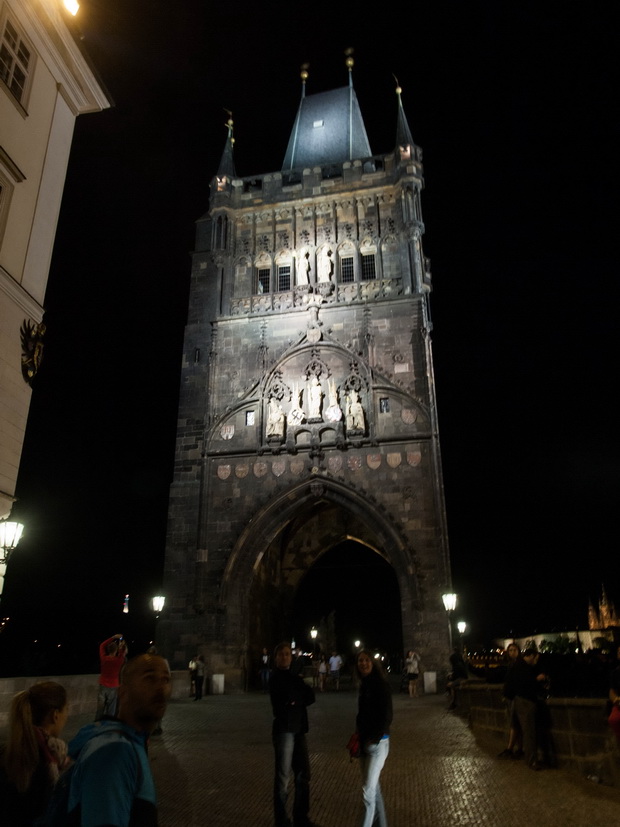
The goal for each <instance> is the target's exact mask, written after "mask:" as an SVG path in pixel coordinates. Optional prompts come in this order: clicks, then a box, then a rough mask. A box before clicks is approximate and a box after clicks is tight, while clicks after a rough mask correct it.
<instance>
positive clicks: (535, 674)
mask: <svg viewBox="0 0 620 827" xmlns="http://www.w3.org/2000/svg"><path fill="white" fill-rule="evenodd" d="M538 658H539V655H538V652H537V651H536V649H525V650H524V652H523V654H522V655H521V657H519V658H517V660H516V661H515V663H514V665H513V666H512V667H511V668H510V669H509V670H508V674H507V675H506V683H505V684H504V697H506V698H509V699H510V700H514V712H515V715H516V716H517V719H518V721H519V725H520V727H521V732H522V733H523V750H524V752H525V760H526V762H527V765H528V767H530V769H533V770H540V769H542V767H541V765H540V764H539V763H538V733H537V717H538V716H537V707H538V704H539V698H540V693H541V690H542V688H543V685H544V683H545V682H546V681H548V677H547V675H545V674H544V673H543V672H541V671H540V670H539V669H538V666H537V664H538Z"/></svg>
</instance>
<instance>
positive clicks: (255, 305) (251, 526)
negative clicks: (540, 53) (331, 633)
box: [160, 62, 450, 688]
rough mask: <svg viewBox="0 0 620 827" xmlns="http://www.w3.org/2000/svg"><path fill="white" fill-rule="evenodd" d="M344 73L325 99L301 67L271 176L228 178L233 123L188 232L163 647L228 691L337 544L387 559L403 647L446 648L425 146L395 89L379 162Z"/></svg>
mask: <svg viewBox="0 0 620 827" xmlns="http://www.w3.org/2000/svg"><path fill="white" fill-rule="evenodd" d="M351 65H352V63H351V62H350V65H349V83H348V85H347V86H345V87H343V88H340V89H335V90H332V91H328V92H323V93H320V94H314V95H306V94H305V77H304V76H303V75H302V78H303V86H302V90H303V91H302V97H301V102H300V105H299V109H298V112H297V116H296V118H295V121H294V124H293V128H292V131H291V136H290V140H289V143H288V148H287V151H286V155H285V158H284V163H283V165H282V169H281V170H280V171H278V172H271V173H267V174H263V175H254V176H251V177H240V176H238V175H237V172H236V170H235V165H234V161H233V143H234V141H233V135H232V122H229V134H228V139H227V142H226V145H225V149H224V152H223V155H222V159H221V163H220V167H219V169H218V172H217V175H216V176H215V177H214V178H213V180H212V182H211V192H210V203H209V210H208V212H207V213H206V215H204V216H203V217H202V218H201V219H200V220H199V221H198V223H197V234H196V249H195V251H194V253H193V264H192V276H191V294H190V302H189V313H188V321H187V327H186V332H185V346H184V356H183V365H182V378H181V400H180V408H179V421H178V435H177V437H178V438H177V453H176V467H175V476H174V481H173V483H172V486H171V494H170V506H169V527H168V538H167V552H166V564H165V581H164V589H165V593H166V595H167V603H166V612H165V616H162V619H161V621H160V643H161V646H162V649H163V651H165V652H166V654H167V656H169V657H170V658H171V660H172V661H173V663H174V664H175V665H178V666H182V667H184V666H185V665H186V663H187V661H188V660H189V657H190V656H191V655H193V654H195V652H196V651H203V652H204V654H205V656H206V659H207V661H208V665H209V669H210V670H211V671H215V672H223V673H225V675H226V680H227V685H228V686H229V687H230V688H235V687H237V688H243V687H244V686H245V685H247V676H248V674H249V671H250V664H251V663H252V661H253V660H254V658H255V657H256V656H257V654H258V652H260V649H261V647H262V646H263V645H271V644H273V643H275V642H277V641H278V640H279V639H281V638H282V637H284V636H288V635H290V631H291V621H292V617H293V616H294V612H295V597H296V593H297V590H298V588H299V585H300V583H301V582H302V580H303V578H304V576H305V575H306V574H307V572H308V571H309V570H310V569H311V568H312V567H313V566H314V565H315V563H316V562H317V561H318V560H320V558H321V557H322V555H323V554H324V553H325V552H327V551H329V550H330V549H333V548H335V547H336V546H338V544H339V543H342V542H343V541H344V540H347V541H352V542H356V543H359V544H360V546H364V547H365V548H366V549H371V550H372V551H374V552H375V553H376V554H378V555H381V557H382V558H383V559H384V560H385V561H386V562H387V563H388V564H389V566H391V567H392V569H393V571H394V574H395V577H396V580H397V583H398V590H399V593H400V609H401V619H402V640H403V642H404V645H405V646H412V645H415V647H416V649H417V650H418V651H419V652H420V654H421V656H422V659H423V660H424V662H425V666H426V669H427V670H430V669H437V670H438V671H442V670H443V669H445V665H446V663H447V658H448V647H449V632H448V624H447V619H446V614H445V611H444V608H443V605H442V600H441V595H442V593H443V592H445V591H449V590H450V566H449V553H448V540H447V532H446V519H445V509H444V497H443V485H442V474H441V462H440V452H439V438H438V429H437V417H436V410H435V391H434V384H433V364H432V353H431V342H430V334H431V327H432V326H431V322H430V313H429V294H430V290H431V275H430V269H429V262H428V259H426V258H425V257H424V254H423V251H422V234H423V231H424V225H423V221H422V212H421V201H420V194H421V190H422V186H423V178H422V153H421V150H420V149H419V148H418V147H417V146H416V145H415V144H414V143H413V140H412V137H411V132H410V129H409V125H408V123H407V118H406V117H405V112H404V109H403V106H402V101H401V90H400V89H397V106H396V116H397V117H396V132H395V139H394V147H393V148H392V149H391V150H390V151H388V152H387V153H386V154H380V155H373V154H372V152H371V149H370V145H369V142H368V138H367V134H366V129H365V126H364V121H363V119H362V114H361V111H360V108H359V105H358V102H357V98H356V95H355V91H354V88H353V83H352V80H351ZM377 114H380V113H377ZM378 597H379V599H380V595H378Z"/></svg>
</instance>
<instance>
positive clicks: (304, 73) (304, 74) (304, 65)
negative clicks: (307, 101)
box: [300, 63, 310, 98]
mask: <svg viewBox="0 0 620 827" xmlns="http://www.w3.org/2000/svg"><path fill="white" fill-rule="evenodd" d="M309 68H310V64H309V63H302V64H301V73H300V77H301V96H302V98H305V97H306V81H307V80H308V69H309Z"/></svg>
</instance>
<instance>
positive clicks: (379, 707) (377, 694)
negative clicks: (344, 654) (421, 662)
mask: <svg viewBox="0 0 620 827" xmlns="http://www.w3.org/2000/svg"><path fill="white" fill-rule="evenodd" d="M355 672H356V676H357V678H358V680H359V698H358V712H357V718H356V719H355V723H356V729H357V732H358V734H359V740H360V767H361V770H362V797H363V800H364V820H363V821H362V827H373V825H379V827H387V818H386V815H385V805H384V803H383V796H382V795H381V785H380V784H379V776H380V775H381V770H382V769H383V765H384V764H385V760H386V758H387V757H388V753H389V751H390V724H391V723H392V693H391V691H390V687H389V685H388V682H387V680H386V679H385V677H384V675H383V670H382V669H381V665H380V663H379V661H378V659H376V658H374V657H373V656H372V655H371V654H370V653H369V652H367V651H366V650H364V649H363V650H362V651H360V652H359V653H358V655H357V659H356V661H355Z"/></svg>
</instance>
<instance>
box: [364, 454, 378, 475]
mask: <svg viewBox="0 0 620 827" xmlns="http://www.w3.org/2000/svg"><path fill="white" fill-rule="evenodd" d="M381 459H382V457H381V454H368V456H367V457H366V462H367V463H368V467H369V468H372V470H373V471H376V470H377V468H379V466H380V465H381Z"/></svg>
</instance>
